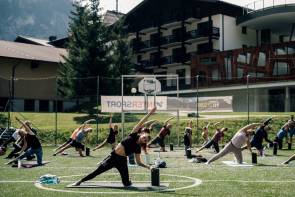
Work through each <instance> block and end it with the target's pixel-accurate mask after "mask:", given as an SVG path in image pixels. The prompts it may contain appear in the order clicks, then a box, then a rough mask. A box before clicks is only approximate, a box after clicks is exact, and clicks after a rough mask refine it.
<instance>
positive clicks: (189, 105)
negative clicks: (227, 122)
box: [168, 96, 233, 112]
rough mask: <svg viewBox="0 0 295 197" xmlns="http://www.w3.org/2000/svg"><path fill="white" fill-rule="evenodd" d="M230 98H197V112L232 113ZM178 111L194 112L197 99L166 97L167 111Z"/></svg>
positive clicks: (231, 98)
mask: <svg viewBox="0 0 295 197" xmlns="http://www.w3.org/2000/svg"><path fill="white" fill-rule="evenodd" d="M232 100H233V97H232V96H219V97H199V112H232V111H233V104H232ZM177 107H179V110H180V111H194V112H195V111H196V110H197V97H180V98H179V99H177V98H176V97H168V109H169V110H177Z"/></svg>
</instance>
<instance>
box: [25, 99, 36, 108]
mask: <svg viewBox="0 0 295 197" xmlns="http://www.w3.org/2000/svg"><path fill="white" fill-rule="evenodd" d="M24 111H35V100H33V99H25V100H24Z"/></svg>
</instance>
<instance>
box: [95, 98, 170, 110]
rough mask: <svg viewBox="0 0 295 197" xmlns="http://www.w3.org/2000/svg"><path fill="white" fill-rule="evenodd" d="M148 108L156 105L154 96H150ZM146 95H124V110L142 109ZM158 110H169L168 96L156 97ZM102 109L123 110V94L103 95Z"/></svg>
mask: <svg viewBox="0 0 295 197" xmlns="http://www.w3.org/2000/svg"><path fill="white" fill-rule="evenodd" d="M146 102H147V103H148V109H152V108H153V107H154V96H148V97H147V101H146ZM144 103H145V99H144V96H124V97H123V110H124V111H142V110H145V108H144V106H145V105H144ZM156 106H157V110H167V97H166V96H157V97H156ZM101 111H102V112H121V111H122V97H121V96H101Z"/></svg>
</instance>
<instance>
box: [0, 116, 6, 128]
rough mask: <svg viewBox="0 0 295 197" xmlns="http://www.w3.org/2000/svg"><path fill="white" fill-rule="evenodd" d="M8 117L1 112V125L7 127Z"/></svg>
mask: <svg viewBox="0 0 295 197" xmlns="http://www.w3.org/2000/svg"><path fill="white" fill-rule="evenodd" d="M7 121H8V118H7V117H6V116H5V115H4V114H0V126H1V127H6V124H7Z"/></svg>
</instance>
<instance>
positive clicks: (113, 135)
mask: <svg viewBox="0 0 295 197" xmlns="http://www.w3.org/2000/svg"><path fill="white" fill-rule="evenodd" d="M109 128H110V132H109V135H108V137H107V139H105V140H104V141H103V142H102V143H101V144H99V145H98V146H96V147H95V148H94V149H93V150H92V151H95V150H98V149H100V148H102V147H104V146H105V145H106V144H107V143H108V144H110V145H111V146H112V150H113V149H114V148H115V147H116V135H118V125H116V124H115V125H114V126H113V125H112V115H111V116H110V123H109Z"/></svg>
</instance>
